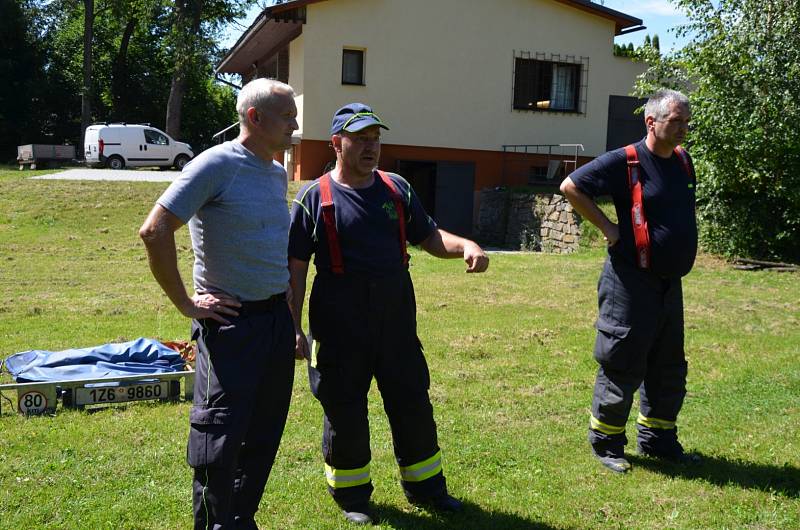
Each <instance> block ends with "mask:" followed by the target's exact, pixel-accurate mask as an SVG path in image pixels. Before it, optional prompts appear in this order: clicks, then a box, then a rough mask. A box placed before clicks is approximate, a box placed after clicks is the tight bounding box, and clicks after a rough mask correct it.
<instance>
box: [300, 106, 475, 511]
mask: <svg viewBox="0 0 800 530" xmlns="http://www.w3.org/2000/svg"><path fill="white" fill-rule="evenodd" d="M381 129H388V127H387V126H386V125H385V124H384V123H383V122H382V121H381V120H380V118H379V117H378V116H377V115H376V114H375V113H374V112H373V111H372V109H371V108H369V107H367V106H366V105H363V104H360V103H352V104H349V105H346V106H344V107H342V108H341V109H339V110H338V111H337V112H336V113H335V114H334V116H333V123H332V125H331V145H332V146H333V149H334V151H335V152H336V167H335V168H334V169H333V170H332V171H331V172H330V173H327V174H325V175H323V176H322V177H320V178H318V179H317V180H315V181H314V182H312V183H311V184H309V185H307V186H305V187H304V188H303V189H301V190H300V192H299V193H298V195H297V198H296V199H295V200H294V205H293V208H292V214H291V219H292V222H291V228H290V235H289V270H290V284H291V288H292V292H293V293H294V296H293V300H292V310H293V313H294V316H295V318H296V322H297V329H296V347H297V354H298V355H299V354H302V355H304V356H306V357H307V358H308V360H309V381H310V383H311V390H312V393H313V394H314V396H315V397H316V398H317V399H318V400H319V401H320V403H321V404H322V407H323V410H324V421H323V438H322V452H323V456H324V459H325V474H326V478H327V482H328V491H329V492H330V494H331V495H332V496H333V498H334V500H335V501H336V503H337V504H338V505H339V507H340V508H341V509H342V510H343V512H344V514H345V517H346V518H347V519H348V520H349V521H351V522H355V523H359V524H369V523H371V522H372V519H373V515H372V513H371V509H370V505H369V498H370V495H371V494H372V490H373V487H372V482H371V479H370V445H369V424H368V419H367V392H368V390H369V387H370V384H371V382H372V378H373V377H374V378H375V379H376V380H377V382H378V389H379V390H380V392H381V395H382V397H383V402H384V409H385V411H386V414H387V416H388V418H389V423H390V425H391V429H392V437H393V440H394V451H395V457H396V459H397V463H398V465H399V467H400V478H401V484H402V487H403V491H404V493H405V495H406V497H407V498H408V500H409V501H410V502H411V503H413V504H417V505H422V506H425V507H428V508H432V509H435V510H439V511H451V512H452V511H459V510H460V509H461V502H460V501H458V500H457V499H455V498H453V497H451V496H450V495H449V494H448V492H447V485H446V482H445V477H444V473H443V470H442V453H441V451H440V449H439V445H438V441H437V436H436V424H435V422H434V419H433V407H432V406H431V402H430V399H429V397H428V387H429V384H430V376H429V373H428V366H427V363H426V361H425V357H424V355H423V351H422V345H421V344H420V341H419V339H418V338H417V327H416V302H415V299H414V288H413V285H412V283H411V277H410V275H409V272H408V255H407V253H406V242H408V243H411V244H412V245H419V246H421V247H422V248H423V249H424V250H425V251H427V252H428V253H430V254H432V255H434V256H437V257H441V258H456V257H461V258H463V259H464V261H465V262H466V264H467V272H483V271H485V270H486V269H487V267H488V265H489V259H488V257H487V256H486V254H484V252H483V250H481V248H480V247H479V246H478V245H477V244H475V243H474V242H473V241H470V240H468V239H464V238H461V237H458V236H456V235H453V234H450V233H448V232H445V231H444V230H441V229H440V228H438V227H437V226H436V223H435V222H434V221H433V220H432V219H431V218H430V217H428V215H427V214H426V213H425V210H424V209H423V208H422V205H421V203H420V201H419V199H418V198H417V196H416V194H415V193H414V190H413V189H412V188H411V186H410V185H409V184H408V182H406V181H405V180H404V179H403V178H402V177H400V176H399V175H395V174H391V173H384V172H382V171H378V170H376V168H377V166H378V160H379V157H380V141H381ZM312 255H314V264H315V266H316V271H317V273H316V276H315V278H314V284H313V287H312V290H311V298H310V302H309V321H310V329H311V335H312V336H313V341H312V346H311V348H309V345H308V342H307V340H306V336H305V333H304V332H303V329H302V328H301V326H300V322H301V320H300V315H301V313H302V309H303V300H304V295H305V287H306V276H307V273H308V265H309V261H310V259H311V256H312ZM309 350H310V351H309Z"/></svg>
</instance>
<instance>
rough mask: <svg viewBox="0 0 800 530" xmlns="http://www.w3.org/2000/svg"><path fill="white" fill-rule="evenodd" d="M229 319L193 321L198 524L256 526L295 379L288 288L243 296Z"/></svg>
mask: <svg viewBox="0 0 800 530" xmlns="http://www.w3.org/2000/svg"><path fill="white" fill-rule="evenodd" d="M238 312H239V316H238V317H231V316H229V315H225V319H226V320H228V321H230V323H231V324H230V325H220V324H219V323H217V322H216V321H213V320H210V319H204V320H201V321H196V320H195V321H193V322H192V335H193V337H195V338H196V340H197V345H198V354H197V362H196V374H195V384H194V406H193V407H192V410H191V412H190V415H189V420H190V431H189V444H188V451H187V457H188V458H187V460H188V463H189V465H190V466H191V467H192V468H194V484H193V490H194V491H193V504H194V521H195V526H194V527H195V528H196V529H201V528H202V529H223V528H224V529H233V528H247V529H254V528H256V525H255V520H254V515H255V513H256V511H257V510H258V503H259V501H260V500H261V495H262V493H263V492H264V486H265V485H266V483H267V477H268V476H269V472H270V469H271V468H272V464H273V462H274V461H275V454H276V453H277V451H278V444H279V443H280V439H281V435H282V434H283V428H284V425H285V424H286V416H287V413H288V410H289V401H290V399H291V394H292V382H293V379H294V342H295V341H294V323H293V322H292V317H291V314H290V313H289V307H288V305H287V303H286V300H285V297H283V295H280V296H276V297H273V298H271V299H270V300H268V301H261V302H244V303H243V305H242V308H241V309H238Z"/></svg>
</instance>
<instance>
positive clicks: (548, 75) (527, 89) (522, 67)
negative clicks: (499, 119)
mask: <svg viewBox="0 0 800 530" xmlns="http://www.w3.org/2000/svg"><path fill="white" fill-rule="evenodd" d="M580 77H581V65H580V64H573V63H559V62H554V61H541V60H538V59H527V58H523V57H517V58H516V59H515V61H514V109H516V110H535V111H548V110H551V111H559V112H580V107H579V100H580V97H579V96H580V89H581V85H580Z"/></svg>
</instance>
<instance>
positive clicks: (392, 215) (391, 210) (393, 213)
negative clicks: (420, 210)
mask: <svg viewBox="0 0 800 530" xmlns="http://www.w3.org/2000/svg"><path fill="white" fill-rule="evenodd" d="M382 208H383V210H384V211H385V212H386V215H388V216H389V219H391V220H392V221H397V210H396V209H395V207H394V203H393V202H385V203H383V206H382Z"/></svg>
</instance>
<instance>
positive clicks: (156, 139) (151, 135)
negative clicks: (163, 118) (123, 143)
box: [144, 129, 169, 145]
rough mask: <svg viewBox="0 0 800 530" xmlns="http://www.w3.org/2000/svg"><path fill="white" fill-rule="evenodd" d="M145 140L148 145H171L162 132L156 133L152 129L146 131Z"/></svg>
mask: <svg viewBox="0 0 800 530" xmlns="http://www.w3.org/2000/svg"><path fill="white" fill-rule="evenodd" d="M144 139H145V140H146V141H147V143H148V144H155V145H169V138H167V137H166V136H164V135H163V134H161V133H160V132H158V131H154V130H152V129H145V130H144Z"/></svg>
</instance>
